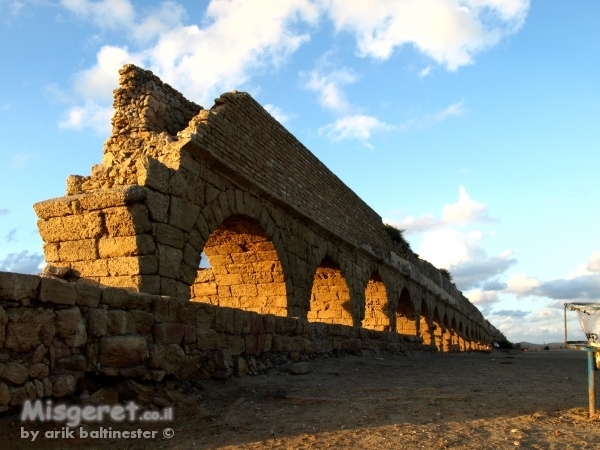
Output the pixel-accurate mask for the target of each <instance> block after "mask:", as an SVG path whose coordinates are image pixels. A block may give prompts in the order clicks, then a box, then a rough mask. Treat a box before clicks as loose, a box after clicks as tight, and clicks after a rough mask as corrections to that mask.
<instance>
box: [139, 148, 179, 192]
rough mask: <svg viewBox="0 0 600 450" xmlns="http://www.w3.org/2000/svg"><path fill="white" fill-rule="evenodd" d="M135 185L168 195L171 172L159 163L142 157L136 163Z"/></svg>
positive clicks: (150, 158) (145, 156) (147, 157)
mask: <svg viewBox="0 0 600 450" xmlns="http://www.w3.org/2000/svg"><path fill="white" fill-rule="evenodd" d="M136 169H137V172H136V173H137V184H138V185H140V186H145V187H147V188H151V189H152V190H154V191H158V192H162V193H168V190H169V178H170V177H171V173H170V172H171V171H170V170H169V168H168V167H167V166H165V165H164V164H163V163H161V162H160V161H158V160H156V159H154V158H152V157H150V156H147V155H144V156H143V157H142V158H140V159H139V160H138V161H137V162H136Z"/></svg>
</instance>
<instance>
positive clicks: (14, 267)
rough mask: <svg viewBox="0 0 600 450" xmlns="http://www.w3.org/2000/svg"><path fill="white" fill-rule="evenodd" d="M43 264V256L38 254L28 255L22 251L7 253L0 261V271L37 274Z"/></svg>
mask: <svg viewBox="0 0 600 450" xmlns="http://www.w3.org/2000/svg"><path fill="white" fill-rule="evenodd" d="M43 264H44V256H43V255H41V254H39V253H29V252H28V251H27V250H23V251H22V252H20V253H9V254H8V255H7V256H6V258H4V259H1V260H0V270H1V271H4V272H17V273H29V274H33V273H37V272H39V269H40V266H41V265H43Z"/></svg>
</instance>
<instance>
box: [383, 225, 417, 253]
mask: <svg viewBox="0 0 600 450" xmlns="http://www.w3.org/2000/svg"><path fill="white" fill-rule="evenodd" d="M383 227H384V228H385V231H386V232H387V234H388V236H389V237H390V238H391V239H392V241H394V242H397V243H399V244H400V245H403V246H404V247H406V248H407V249H409V250H410V251H412V249H411V248H410V244H409V243H408V241H407V240H406V238H405V237H404V231H406V230H401V229H399V228H397V227H395V226H394V225H389V224H387V223H384V224H383Z"/></svg>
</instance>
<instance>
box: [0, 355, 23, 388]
mask: <svg viewBox="0 0 600 450" xmlns="http://www.w3.org/2000/svg"><path fill="white" fill-rule="evenodd" d="M27 378H29V369H28V368H27V366H25V365H23V364H21V363H18V362H14V361H10V362H8V363H6V364H5V365H4V370H3V371H2V374H1V375H0V379H1V380H3V381H7V382H9V383H12V384H13V385H16V386H20V385H22V384H23V383H24V382H25V380H27Z"/></svg>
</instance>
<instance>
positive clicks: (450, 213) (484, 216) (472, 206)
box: [442, 186, 494, 223]
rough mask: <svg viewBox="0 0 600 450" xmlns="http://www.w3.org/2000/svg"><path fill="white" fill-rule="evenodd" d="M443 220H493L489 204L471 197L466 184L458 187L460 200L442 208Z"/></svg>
mask: <svg viewBox="0 0 600 450" xmlns="http://www.w3.org/2000/svg"><path fill="white" fill-rule="evenodd" d="M442 220H443V221H444V222H446V223H467V222H493V221H494V220H493V219H492V218H491V217H490V216H489V215H488V213H487V206H486V205H485V204H483V203H478V202H476V201H475V200H473V199H472V198H471V196H470V195H469V194H468V193H467V190H466V189H465V187H464V186H459V187H458V201H457V202H456V203H454V204H452V205H446V206H444V208H443V209H442Z"/></svg>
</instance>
